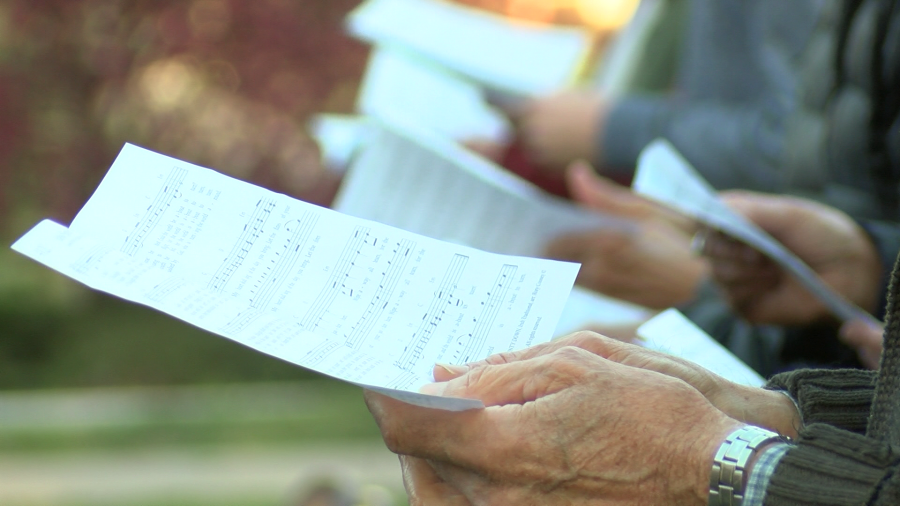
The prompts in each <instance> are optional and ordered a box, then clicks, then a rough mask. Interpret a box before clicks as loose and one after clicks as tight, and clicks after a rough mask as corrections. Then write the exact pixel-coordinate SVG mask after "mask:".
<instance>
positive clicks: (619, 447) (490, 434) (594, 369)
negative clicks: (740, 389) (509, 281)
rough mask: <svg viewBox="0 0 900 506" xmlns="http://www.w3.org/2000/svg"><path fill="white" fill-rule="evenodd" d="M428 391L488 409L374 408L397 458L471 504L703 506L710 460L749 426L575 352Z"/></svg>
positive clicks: (649, 378)
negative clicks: (423, 465) (426, 464)
mask: <svg viewBox="0 0 900 506" xmlns="http://www.w3.org/2000/svg"><path fill="white" fill-rule="evenodd" d="M430 393H434V394H441V395H447V396H456V397H467V398H477V399H480V400H481V401H482V402H484V404H485V406H487V407H486V408H485V409H481V410H473V411H466V412H461V413H448V412H441V411H435V410H429V409H424V408H419V407H414V406H411V405H407V404H404V403H401V402H399V401H395V400H393V399H390V398H386V397H383V396H380V395H378V394H375V393H372V392H368V393H367V394H366V400H367V403H368V405H369V408H370V410H371V411H372V413H373V415H374V416H375V419H376V421H377V422H378V424H379V427H380V428H381V431H382V435H383V436H384V439H385V442H386V443H387V445H388V447H389V448H390V449H391V450H392V451H394V452H395V453H398V454H402V455H408V456H410V457H416V458H419V459H426V460H428V461H430V462H431V465H432V466H433V469H435V470H436V471H437V476H439V477H440V478H441V481H440V483H441V484H443V485H450V486H451V487H452V488H451V490H455V491H456V492H458V493H461V494H463V495H464V496H465V497H466V498H467V499H468V500H469V502H470V503H471V504H472V505H474V506H477V505H481V504H497V505H501V504H502V505H506V504H522V505H532V504H535V505H536V504H542V505H545V504H547V505H552V504H604V503H615V504H623V505H624V504H696V505H702V504H706V501H707V497H708V490H709V473H710V469H711V467H712V461H713V456H714V454H715V452H716V450H717V449H718V447H719V445H720V444H721V442H722V441H723V440H724V438H725V436H726V435H728V434H729V433H730V432H732V431H733V430H735V429H737V428H738V427H740V426H741V425H742V424H741V423H740V422H738V421H736V420H734V419H732V418H729V417H728V416H726V415H725V414H724V413H723V412H722V411H720V410H718V409H716V408H715V407H714V406H713V405H712V404H711V403H710V402H709V401H708V400H707V399H706V398H705V397H704V396H703V395H702V394H701V393H700V392H699V391H697V390H696V389H695V388H693V387H691V386H690V385H688V384H687V383H685V382H684V381H682V380H680V379H677V378H675V377H672V376H668V375H665V374H660V373H657V372H655V371H650V370H645V369H640V368H637V367H632V366H628V365H624V364H621V363H617V362H614V361H611V360H607V359H604V358H602V357H600V356H598V355H596V354H594V353H590V352H588V351H585V350H583V349H581V348H577V347H562V348H559V349H556V350H554V351H552V352H550V353H547V354H544V355H540V356H536V357H532V358H526V359H524V360H518V361H514V362H509V363H502V364H498V365H483V366H479V367H472V368H471V369H469V370H468V371H466V372H465V374H463V375H462V376H459V377H457V378H455V379H452V380H450V381H448V382H445V383H438V384H434V385H431V386H430ZM415 465H416V463H415V461H413V466H415ZM420 470H421V469H420ZM430 479H434V476H433V475H431V476H430ZM432 483H434V481H432ZM448 504H453V503H448ZM456 504H465V503H456Z"/></svg>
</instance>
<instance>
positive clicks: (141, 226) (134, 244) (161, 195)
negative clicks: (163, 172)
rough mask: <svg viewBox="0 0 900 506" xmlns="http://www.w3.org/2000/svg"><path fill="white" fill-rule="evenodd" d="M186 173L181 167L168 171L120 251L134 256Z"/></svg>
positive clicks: (172, 197)
mask: <svg viewBox="0 0 900 506" xmlns="http://www.w3.org/2000/svg"><path fill="white" fill-rule="evenodd" d="M187 173H188V172H187V169H183V168H181V167H175V168H173V169H172V170H171V171H170V172H169V175H168V177H166V180H165V181H164V182H163V184H162V188H160V189H159V191H158V192H157V193H156V196H155V197H154V198H153V201H152V202H151V203H150V205H149V206H148V207H147V211H146V212H145V213H144V216H143V217H141V219H140V220H139V221H138V222H137V224H136V225H135V227H134V232H132V233H131V234H130V235H128V236H127V237H126V238H125V244H123V245H122V249H121V251H122V253H125V254H126V255H128V256H134V254H135V253H137V252H138V250H139V249H140V248H141V245H142V244H143V242H144V239H145V238H146V237H147V236H148V235H149V234H150V233H151V232H152V231H153V229H154V228H156V226H157V225H158V224H159V221H160V219H161V218H162V214H163V213H164V212H165V210H166V209H167V208H168V207H169V206H170V205H171V204H172V200H174V199H175V198H176V196H177V195H178V193H179V191H180V189H181V185H182V184H184V180H185V178H186V177H187Z"/></svg>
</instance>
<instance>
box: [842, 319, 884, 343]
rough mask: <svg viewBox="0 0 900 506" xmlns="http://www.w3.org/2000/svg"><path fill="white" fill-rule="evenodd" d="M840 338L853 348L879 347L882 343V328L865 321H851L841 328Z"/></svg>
mask: <svg viewBox="0 0 900 506" xmlns="http://www.w3.org/2000/svg"><path fill="white" fill-rule="evenodd" d="M840 336H841V340H842V341H844V342H845V343H847V344H848V345H850V346H853V347H861V346H866V347H872V346H873V345H874V346H877V347H880V346H881V345H882V343H883V342H884V327H880V326H877V325H873V324H872V323H870V322H868V321H865V320H853V321H849V322H847V323H845V324H844V325H843V326H842V327H841V331H840Z"/></svg>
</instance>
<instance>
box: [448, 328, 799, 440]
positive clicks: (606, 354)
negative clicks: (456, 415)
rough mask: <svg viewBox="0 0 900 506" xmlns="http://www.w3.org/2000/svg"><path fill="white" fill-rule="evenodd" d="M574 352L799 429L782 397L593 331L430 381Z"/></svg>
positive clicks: (768, 424) (763, 421)
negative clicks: (683, 386)
mask: <svg viewBox="0 0 900 506" xmlns="http://www.w3.org/2000/svg"><path fill="white" fill-rule="evenodd" d="M565 347H575V348H579V349H582V350H585V351H588V352H590V353H593V354H595V355H597V356H599V357H603V358H605V359H607V360H611V361H613V362H617V363H619V364H622V365H627V366H630V367H637V368H640V369H646V370H649V371H654V372H658V373H660V374H665V375H666V376H671V377H673V378H678V379H680V380H682V381H684V382H685V383H687V384H688V385H690V386H692V387H694V388H695V389H696V390H697V391H698V392H700V393H701V394H702V395H703V396H704V397H706V399H707V400H708V401H709V402H710V403H711V404H712V405H713V406H715V407H716V408H717V409H719V410H720V411H722V412H723V413H725V414H726V415H728V416H729V417H731V418H734V419H735V420H738V421H741V422H744V423H747V424H750V425H755V426H757V427H764V428H767V429H769V430H771V431H774V432H777V433H779V434H781V435H784V436H788V437H796V436H797V429H798V427H800V425H801V421H800V414H799V413H798V412H797V407H796V406H795V405H794V403H793V402H792V401H791V400H790V399H788V398H787V397H786V396H785V395H783V394H780V393H778V392H773V391H771V390H764V389H761V388H753V387H749V386H745V385H739V384H737V383H734V382H731V381H729V380H727V379H725V378H723V377H721V376H719V375H717V374H715V373H713V372H711V371H709V370H708V369H705V368H704V367H702V366H700V365H698V364H695V363H694V362H690V361H688V360H684V359H682V358H679V357H674V356H672V355H666V354H665V353H660V352H658V351H654V350H648V349H647V348H643V347H641V346H637V345H634V344H630V343H626V342H622V341H621V340H618V339H614V338H610V337H607V336H604V335H600V334H597V333H594V332H589V331H584V332H576V333H574V334H571V335H569V336H566V337H562V338H560V339H556V340H554V341H551V342H549V343H544V344H539V345H537V346H533V347H531V348H527V349H524V350H521V351H515V352H510V353H499V354H496V355H492V356H490V357H488V358H487V359H485V360H482V361H479V362H475V363H474V364H469V365H467V366H446V365H442V366H439V367H435V369H434V378H435V380H436V381H440V382H445V381H449V380H451V379H453V378H456V377H459V376H461V375H462V374H464V373H466V372H467V371H468V370H469V369H470V368H477V367H480V366H483V365H497V364H507V363H512V362H518V361H522V360H528V359H532V358H535V357H540V356H543V355H547V354H550V353H553V352H555V351H557V350H559V349H561V348H565Z"/></svg>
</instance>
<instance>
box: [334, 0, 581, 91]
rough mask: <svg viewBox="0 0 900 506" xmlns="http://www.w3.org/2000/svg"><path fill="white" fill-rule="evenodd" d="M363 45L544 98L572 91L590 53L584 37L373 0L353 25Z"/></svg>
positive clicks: (410, 2) (406, 1) (430, 6)
mask: <svg viewBox="0 0 900 506" xmlns="http://www.w3.org/2000/svg"><path fill="white" fill-rule="evenodd" d="M347 25H348V28H349V30H350V33H351V34H353V35H354V36H356V37H359V38H361V39H363V40H366V41H369V42H373V43H377V44H381V45H389V46H396V47H402V48H407V49H409V50H412V51H415V52H417V53H419V54H421V55H423V56H425V57H427V58H429V59H432V60H434V61H436V62H437V63H439V64H441V65H444V66H446V67H448V68H450V69H451V70H454V71H456V72H459V73H461V74H463V75H466V76H468V77H470V78H472V79H474V80H476V81H478V82H480V83H482V84H484V85H486V86H488V87H491V88H496V89H499V90H506V91H510V92H513V93H517V94H521V95H525V96H540V95H545V94H547V93H551V92H553V91H556V90H557V89H559V88H563V87H565V86H567V85H569V84H570V83H571V81H572V80H573V79H574V78H575V77H576V73H577V72H578V69H579V65H581V62H582V61H583V59H584V58H585V57H586V56H587V54H588V53H589V51H590V47H591V37H590V34H589V33H588V32H587V31H585V30H581V29H575V28H561V27H550V26H541V25H536V24H529V23H524V22H513V21H511V20H508V19H505V18H502V17H500V16H496V15H492V14H489V13H487V12H483V11H478V10H475V9H472V8H469V7H464V6H461V5H454V4H451V3H449V2H443V1H437V0H369V1H367V2H365V3H364V4H362V5H361V6H360V7H358V8H357V9H356V10H354V11H353V12H352V13H350V15H349V17H348V18H347Z"/></svg>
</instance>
